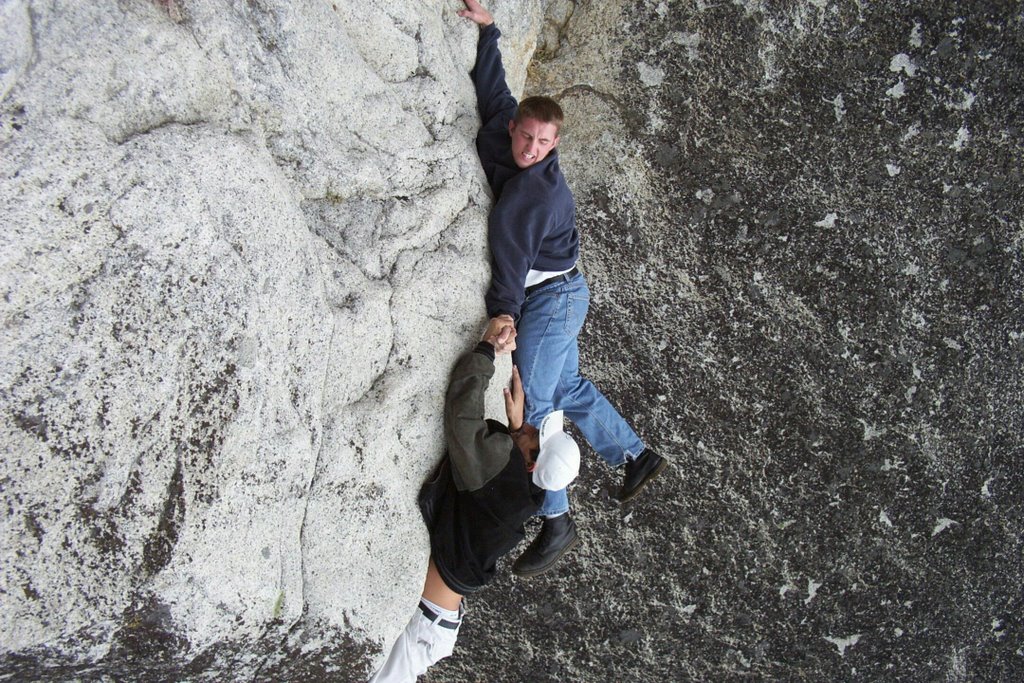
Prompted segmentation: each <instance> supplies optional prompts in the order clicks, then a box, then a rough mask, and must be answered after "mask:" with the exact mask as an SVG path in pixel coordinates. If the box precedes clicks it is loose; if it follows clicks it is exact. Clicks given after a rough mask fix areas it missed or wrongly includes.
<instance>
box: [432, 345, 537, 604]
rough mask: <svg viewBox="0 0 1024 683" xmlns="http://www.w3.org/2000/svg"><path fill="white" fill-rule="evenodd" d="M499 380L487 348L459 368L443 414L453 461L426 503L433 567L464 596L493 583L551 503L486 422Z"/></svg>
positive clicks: (503, 431) (440, 472)
mask: <svg viewBox="0 0 1024 683" xmlns="http://www.w3.org/2000/svg"><path fill="white" fill-rule="evenodd" d="M493 375H494V348H493V347H492V346H491V345H490V344H488V343H486V342H481V343H480V344H478V345H477V347H476V349H474V350H473V351H472V352H471V353H467V354H466V355H464V356H463V357H462V358H461V359H459V362H458V363H457V364H456V365H455V369H454V370H453V371H452V377H451V382H450V383H449V385H448V394H447V397H446V398H445V407H444V423H445V426H444V433H445V440H446V441H447V443H448V453H447V454H446V456H445V458H444V459H443V460H442V461H441V465H440V466H439V467H438V469H437V471H436V472H435V473H434V475H433V476H432V477H431V480H430V481H428V482H427V483H426V484H424V485H423V488H422V489H421V491H420V496H419V504H420V510H421V511H422V513H423V519H424V521H425V522H426V524H427V529H428V530H429V532H430V551H431V554H432V556H433V558H434V564H436V565H437V569H438V571H439V572H440V574H441V578H443V579H444V582H445V583H446V584H447V585H448V587H449V588H451V589H452V590H453V591H455V592H457V593H462V594H463V595H465V594H467V593H471V592H473V591H475V590H478V589H480V588H482V587H483V586H485V585H486V584H487V583H488V582H490V580H491V579H492V578H493V577H494V571H495V565H496V563H497V561H498V558H500V557H501V556H502V555H504V554H505V553H507V552H508V551H509V550H511V549H512V548H513V547H515V545H516V544H517V543H519V542H520V541H521V540H523V536H524V530H523V523H524V522H525V521H526V520H527V519H529V518H530V517H531V516H533V514H534V513H536V512H537V509H538V508H539V507H540V505H541V503H543V502H544V490H543V489H541V488H538V487H537V486H536V485H534V483H533V481H532V479H531V477H530V474H529V473H528V472H527V471H526V464H525V463H524V462H523V456H522V455H521V454H520V453H519V449H518V448H516V446H515V444H514V443H513V442H512V437H511V436H509V434H508V429H507V428H506V427H505V426H504V425H502V424H500V423H498V422H495V421H493V420H485V419H484V393H485V391H486V390H487V385H488V384H489V382H490V379H491V377H492V376H493Z"/></svg>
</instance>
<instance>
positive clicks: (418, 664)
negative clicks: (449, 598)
mask: <svg viewBox="0 0 1024 683" xmlns="http://www.w3.org/2000/svg"><path fill="white" fill-rule="evenodd" d="M461 616H462V614H461V610H460V614H459V617H460V620H459V623H460V624H461ZM440 618H441V617H439V618H438V619H440ZM444 618H445V619H447V617H444ZM436 621H437V620H435V621H431V620H430V619H429V618H428V617H427V616H426V615H425V614H423V612H421V611H420V610H419V609H418V608H417V610H416V612H415V613H414V614H413V615H412V619H410V620H409V623H408V624H406V626H405V630H404V631H402V634H401V635H400V636H398V640H396V641H395V644H394V646H393V647H392V648H391V654H389V655H388V659H387V661H386V662H384V666H382V667H381V668H380V669H379V670H378V671H377V673H375V674H374V675H373V676H372V677H371V678H370V681H369V683H415V681H416V677H417V676H419V675H421V674H424V673H426V671H427V669H428V668H429V667H431V666H433V665H434V664H436V663H437V662H439V661H441V660H442V659H444V658H445V657H447V656H449V655H451V653H452V650H454V649H455V640H456V638H458V636H459V629H458V628H454V629H452V628H445V627H443V626H441V625H439V624H437V623H436Z"/></svg>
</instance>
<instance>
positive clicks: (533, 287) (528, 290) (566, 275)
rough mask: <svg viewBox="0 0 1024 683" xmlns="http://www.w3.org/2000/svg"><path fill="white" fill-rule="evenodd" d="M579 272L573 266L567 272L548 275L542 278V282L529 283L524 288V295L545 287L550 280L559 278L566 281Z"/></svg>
mask: <svg viewBox="0 0 1024 683" xmlns="http://www.w3.org/2000/svg"><path fill="white" fill-rule="evenodd" d="M579 273H580V269H579V268H577V267H576V266H573V267H572V270H570V271H569V272H567V273H562V274H561V275H556V276H554V277H549V278H548V279H547V280H544V281H543V282H538V283H537V284H535V285H530V286H529V287H527V288H526V296H530V295H531V294H533V293H534V292H536V291H537V290H538V289H540V288H541V287H546V286H547V285H550V284H551V283H552V282H558V281H559V280H564V281H565V282H568V281H569V280H571V279H573V278H574V277H576V276H577V275H579Z"/></svg>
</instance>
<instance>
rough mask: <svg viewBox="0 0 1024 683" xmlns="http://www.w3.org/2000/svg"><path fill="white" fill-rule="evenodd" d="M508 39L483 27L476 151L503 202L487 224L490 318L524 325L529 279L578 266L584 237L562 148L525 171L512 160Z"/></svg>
mask: <svg viewBox="0 0 1024 683" xmlns="http://www.w3.org/2000/svg"><path fill="white" fill-rule="evenodd" d="M500 36H501V31H499V30H498V28H497V27H496V26H495V25H494V24H491V25H490V26H485V27H483V28H481V29H480V41H479V43H478V44H477V53H476V66H475V67H474V68H473V71H472V73H471V76H472V77H473V83H474V84H475V85H476V96H477V104H478V106H479V108H480V118H481V120H482V125H481V127H480V132H479V134H478V135H477V138H476V148H477V152H478V153H479V155H480V163H481V164H482V165H483V168H484V175H486V176H487V182H488V183H489V184H490V186H491V189H492V190H493V191H494V201H495V204H494V208H493V209H492V210H491V216H490V219H489V220H488V226H487V238H488V242H489V243H490V247H491V286H490V288H489V289H488V290H487V295H486V298H485V302H486V304H487V314H488V315H489V316H491V317H494V316H496V315H499V314H501V313H508V314H509V315H511V316H512V317H513V318H515V319H516V320H517V321H518V320H519V314H520V310H521V308H522V305H523V299H524V298H525V283H526V274H527V273H528V272H529V271H530V269H531V268H532V269H534V270H544V271H555V272H558V271H564V270H568V269H570V268H572V267H573V265H575V263H576V260H577V258H578V257H579V233H578V232H577V230H576V204H575V202H574V201H573V197H572V192H571V191H570V190H569V186H568V185H567V184H566V182H565V177H564V176H562V170H561V169H560V168H559V165H558V150H557V149H553V150H551V152H550V153H549V154H548V156H547V157H545V158H544V160H543V161H540V162H538V163H536V164H534V165H533V166H530V167H529V168H527V169H525V170H522V169H520V168H519V167H518V166H516V163H515V161H514V160H513V159H512V139H511V137H510V136H509V131H508V124H509V121H511V120H512V118H513V117H514V116H515V113H516V109H517V108H518V106H519V105H518V103H517V102H516V99H515V98H514V97H512V93H511V92H510V91H509V88H508V84H507V83H506V82H505V69H504V67H503V66H502V63H501V52H499V51H498V38H499V37H500Z"/></svg>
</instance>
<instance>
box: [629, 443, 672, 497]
mask: <svg viewBox="0 0 1024 683" xmlns="http://www.w3.org/2000/svg"><path fill="white" fill-rule="evenodd" d="M666 465H668V461H667V460H665V458H663V457H661V456H660V455H658V454H657V453H655V452H654V449H653V448H645V449H644V452H643V453H641V454H640V457H639V458H637V459H636V460H627V461H626V476H625V477H623V479H622V488H621V489H619V495H618V498H619V502H620V503H625V502H626V501H627V500H632V499H633V497H634V496H636V494H638V493H640V490H641V489H643V487H644V486H646V485H647V482H649V481H651V480H652V479H654V478H655V477H656V476H658V475H659V474H661V471H662V470H663V469H665V466H666Z"/></svg>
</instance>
